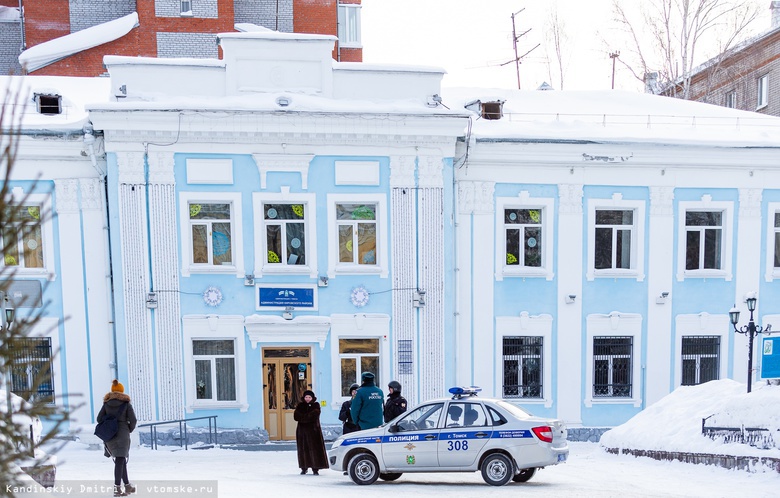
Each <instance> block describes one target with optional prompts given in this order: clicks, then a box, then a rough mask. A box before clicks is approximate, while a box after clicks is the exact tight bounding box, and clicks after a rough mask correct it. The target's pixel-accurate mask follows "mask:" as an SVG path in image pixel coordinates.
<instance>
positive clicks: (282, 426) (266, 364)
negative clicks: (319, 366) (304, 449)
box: [263, 348, 311, 441]
mask: <svg viewBox="0 0 780 498" xmlns="http://www.w3.org/2000/svg"><path fill="white" fill-rule="evenodd" d="M307 389H311V350H310V349H309V348H263V400H264V401H265V408H264V416H265V429H266V430H267V431H268V437H269V438H270V439H271V440H272V441H280V440H292V439H295V428H296V426H297V423H296V422H295V420H293V412H294V411H295V406H296V405H297V404H298V402H299V401H300V400H301V399H302V398H303V391H305V390H307Z"/></svg>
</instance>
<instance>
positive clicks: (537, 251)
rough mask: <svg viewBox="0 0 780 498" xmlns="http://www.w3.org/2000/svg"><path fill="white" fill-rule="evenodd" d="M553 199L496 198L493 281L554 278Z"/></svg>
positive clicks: (519, 196) (524, 192)
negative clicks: (520, 277) (495, 279)
mask: <svg viewBox="0 0 780 498" xmlns="http://www.w3.org/2000/svg"><path fill="white" fill-rule="evenodd" d="M554 202H555V201H554V199H552V198H536V197H531V196H530V195H529V193H528V192H527V191H523V192H521V193H520V195H518V196H517V197H498V198H496V231H497V233H498V240H496V278H497V279H498V280H502V279H503V277H512V276H522V277H546V278H547V280H551V279H552V278H553V271H552V265H553V256H552V255H553V240H552V239H553V226H552V225H553V218H552V215H553V206H554Z"/></svg>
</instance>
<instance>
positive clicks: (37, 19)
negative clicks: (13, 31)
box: [17, 0, 70, 48]
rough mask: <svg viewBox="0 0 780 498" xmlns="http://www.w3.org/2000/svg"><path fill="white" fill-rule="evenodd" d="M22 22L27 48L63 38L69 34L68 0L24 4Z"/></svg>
mask: <svg viewBox="0 0 780 498" xmlns="http://www.w3.org/2000/svg"><path fill="white" fill-rule="evenodd" d="M17 5H19V4H18V2H17ZM24 20H25V39H26V42H27V48H29V47H32V46H35V45H38V44H39V43H43V42H45V41H49V40H51V39H52V38H58V37H60V36H65V35H67V34H69V33H70V9H69V7H68V0H47V1H45V2H25V3H24Z"/></svg>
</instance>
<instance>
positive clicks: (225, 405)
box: [187, 401, 249, 413]
mask: <svg viewBox="0 0 780 498" xmlns="http://www.w3.org/2000/svg"><path fill="white" fill-rule="evenodd" d="M236 408H238V409H239V410H241V411H242V412H245V411H247V410H248V409H249V405H248V404H246V403H239V402H238V401H226V402H219V401H211V402H204V403H195V404H193V405H188V406H187V412H188V413H192V412H194V411H195V410H235V409H236Z"/></svg>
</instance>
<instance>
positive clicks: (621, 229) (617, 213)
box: [587, 193, 645, 281]
mask: <svg viewBox="0 0 780 498" xmlns="http://www.w3.org/2000/svg"><path fill="white" fill-rule="evenodd" d="M644 219H645V201H643V200H639V201H634V200H623V196H622V194H620V193H615V194H614V195H613V196H612V198H611V199H590V200H588V232H589V234H590V236H589V237H588V273H587V278H588V280H593V279H594V278H596V277H611V278H613V277H629V278H636V279H637V280H640V281H641V280H644V277H645V275H644V233H645V230H644V226H645V223H644Z"/></svg>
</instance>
